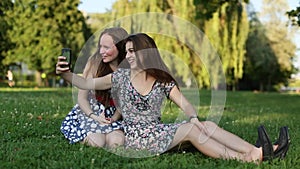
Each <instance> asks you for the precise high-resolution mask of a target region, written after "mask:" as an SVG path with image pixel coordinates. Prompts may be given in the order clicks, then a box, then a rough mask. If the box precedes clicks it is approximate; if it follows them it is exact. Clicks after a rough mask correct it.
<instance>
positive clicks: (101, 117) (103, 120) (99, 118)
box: [91, 113, 111, 124]
mask: <svg viewBox="0 0 300 169" xmlns="http://www.w3.org/2000/svg"><path fill="white" fill-rule="evenodd" d="M91 117H92V118H93V119H94V120H96V121H98V122H99V123H100V124H110V123H111V120H110V119H107V118H106V117H105V115H104V113H101V114H100V115H99V116H96V115H92V116H91Z"/></svg>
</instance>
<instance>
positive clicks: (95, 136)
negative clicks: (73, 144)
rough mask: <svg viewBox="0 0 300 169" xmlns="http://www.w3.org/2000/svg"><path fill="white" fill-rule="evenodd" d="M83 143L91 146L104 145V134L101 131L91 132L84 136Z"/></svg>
mask: <svg viewBox="0 0 300 169" xmlns="http://www.w3.org/2000/svg"><path fill="white" fill-rule="evenodd" d="M83 143H84V144H87V145H89V146H92V147H104V145H105V136H104V135H103V134H101V133H91V134H88V135H87V136H86V137H85V138H84V140H83Z"/></svg>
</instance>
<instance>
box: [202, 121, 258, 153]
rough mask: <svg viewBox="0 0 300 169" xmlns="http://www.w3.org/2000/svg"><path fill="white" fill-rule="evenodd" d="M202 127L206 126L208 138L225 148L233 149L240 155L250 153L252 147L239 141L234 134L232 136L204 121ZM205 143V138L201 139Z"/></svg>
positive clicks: (213, 124) (241, 140)
mask: <svg viewBox="0 0 300 169" xmlns="http://www.w3.org/2000/svg"><path fill="white" fill-rule="evenodd" d="M202 123H203V125H205V126H206V128H207V130H208V132H209V133H208V136H210V137H211V138H213V139H214V140H216V141H218V142H220V143H221V144H223V145H224V146H226V147H229V148H230V149H233V150H235V151H238V152H241V153H247V152H249V151H251V149H252V148H253V145H252V144H250V143H248V142H246V141H245V140H243V139H241V138H240V137H238V136H237V135H235V134H232V133H230V132H228V131H226V130H224V129H222V128H220V127H219V126H217V125H216V124H215V123H214V122H211V121H205V122H202ZM203 139H204V140H203V141H205V137H204V138H203Z"/></svg>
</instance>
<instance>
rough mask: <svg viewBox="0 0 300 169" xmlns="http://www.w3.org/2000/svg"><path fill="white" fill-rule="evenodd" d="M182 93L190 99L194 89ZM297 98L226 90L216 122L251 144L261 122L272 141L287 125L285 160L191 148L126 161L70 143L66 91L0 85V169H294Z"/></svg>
mask: <svg viewBox="0 0 300 169" xmlns="http://www.w3.org/2000/svg"><path fill="white" fill-rule="evenodd" d="M185 92H186V93H187V97H188V98H189V99H193V96H192V94H194V93H195V92H188V91H185ZM200 98H201V99H200V108H199V112H200V114H199V115H200V116H201V117H202V118H205V117H206V115H207V112H208V110H209V103H210V92H209V91H201V92H200ZM299 100H300V95H295V94H294V95H292V94H280V93H252V92H227V98H226V108H225V111H224V113H223V116H222V119H221V120H220V122H219V126H221V127H223V128H225V129H226V130H229V131H231V132H233V133H235V134H237V135H239V136H241V137H242V138H244V139H245V140H247V141H249V142H250V143H255V141H256V138H257V126H259V125H260V124H264V125H265V126H266V128H267V130H268V132H269V135H270V137H271V138H272V140H275V139H277V137H278V131H279V127H280V126H283V125H288V126H289V129H290V137H291V142H292V144H291V147H290V150H289V152H288V155H287V157H286V159H285V160H283V161H277V160H275V161H273V162H272V163H268V162H264V163H262V164H260V165H255V164H245V163H240V162H238V161H235V160H221V159H212V158H209V157H206V156H204V155H202V154H201V153H200V152H192V151H191V152H189V151H186V152H168V153H164V154H161V155H158V156H154V157H148V158H141V159H132V158H125V157H121V156H118V155H115V154H113V153H110V152H108V151H106V150H104V149H99V148H93V147H88V146H85V145H82V144H74V145H70V144H69V143H68V141H67V140H66V139H64V137H63V135H62V134H61V133H60V130H59V127H60V124H61V121H62V120H63V118H64V116H65V115H66V114H67V113H68V112H69V110H70V109H71V108H72V107H73V104H74V103H73V99H72V90H71V89H63V88H60V89H8V88H1V89H0V132H1V134H0V140H1V142H0V143H1V144H0V168H1V169H6V168H9V169H11V168H143V169H147V168H152V169H153V168H156V169H159V168H215V169H216V168H220V169H221V168H222V169H223V168H228V169H229V168H230V169H231V168H272V169H273V168H278V169H282V168H300V166H299V165H300V155H299V152H300V136H299V130H300V123H299V120H300V113H299V112H300V110H299V108H300V106H299V103H300V102H299ZM172 109H173V108H172ZM168 110H169V109H168V108H167V111H168ZM170 112H173V111H170ZM169 115H170V116H169V117H166V115H164V118H165V119H166V120H167V121H168V120H171V121H172V118H176V115H172V114H169Z"/></svg>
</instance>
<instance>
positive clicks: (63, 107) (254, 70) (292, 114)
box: [0, 0, 300, 168]
mask: <svg viewBox="0 0 300 169" xmlns="http://www.w3.org/2000/svg"><path fill="white" fill-rule="evenodd" d="M85 2H87V1H83V2H82V3H81V4H80V1H79V0H53V1H46V0H26V1H21V0H15V1H11V0H2V1H1V2H0V14H1V15H0V16H1V17H0V20H1V25H0V27H1V29H0V35H1V36H0V38H1V41H0V43H1V44H0V50H1V53H0V124H1V125H0V129H1V135H0V140H1V143H2V144H1V145H0V150H1V152H0V168H154V167H156V168H199V167H201V168H299V165H300V156H299V151H300V150H299V148H298V147H299V146H300V141H299V140H300V138H299V134H298V131H299V129H300V125H299V122H298V121H299V118H300V117H299V108H300V107H299V98H300V95H299V86H300V82H299V66H300V64H299V60H300V59H299V46H297V45H299V44H300V43H297V42H298V41H299V38H298V37H299V25H300V22H299V18H298V17H297V16H299V15H298V13H299V11H300V8H299V6H300V5H299V2H295V1H291V0H289V1H287V0H262V1H258V0H255V1H254V0H253V1H252V0H210V1H202V0H186V1H179V0H178V1H177V0H164V1H160V0H153V1H147V0H131V1H128V0H110V1H109V0H108V1H100V0H99V1H89V2H90V4H92V5H93V7H94V8H95V10H91V11H89V10H88V9H91V8H89V7H84V4H85ZM97 2H101V3H99V4H98V3H97ZM103 3H104V4H105V8H104V9H103V7H104V5H103V6H102V4H103ZM258 3H259V5H258ZM291 4H292V5H291ZM98 7H99V8H98ZM297 7H298V8H297ZM258 8H259V9H258ZM84 9H86V10H84ZM100 9H101V10H100ZM143 12H160V13H166V14H172V15H174V16H178V17H180V18H182V19H185V20H187V21H189V22H191V23H192V24H194V25H195V26H197V27H198V28H199V30H202V31H203V32H204V33H205V35H206V36H207V37H208V39H209V40H210V42H211V44H212V45H213V46H214V47H215V48H216V51H217V52H218V54H219V56H220V59H221V61H222V63H223V71H224V73H225V77H226V86H227V97H226V105H225V107H224V113H223V116H222V119H221V120H220V123H219V125H220V126H221V127H223V128H225V129H227V130H229V131H232V132H233V133H236V134H237V135H239V136H241V137H242V138H245V139H246V140H247V141H249V142H251V143H255V141H256V138H257V131H256V129H257V126H259V125H260V124H265V126H266V127H267V129H268V132H269V134H270V136H271V138H272V140H273V141H274V140H276V139H277V137H278V129H279V127H280V126H283V125H288V126H289V128H290V135H291V138H292V144H291V147H290V151H289V153H288V156H287V158H286V160H283V161H274V162H272V163H263V164H261V165H259V166H257V165H255V164H242V163H240V162H237V161H234V160H228V161H224V160H215V159H211V158H208V157H205V156H204V155H202V154H201V153H199V152H194V151H193V150H191V151H189V150H186V151H185V150H184V151H178V153H173V152H170V153H166V154H162V155H159V156H157V157H150V158H146V159H130V158H122V157H120V156H117V155H115V154H113V153H109V152H107V151H106V150H103V149H96V148H92V147H88V146H84V145H81V144H76V145H69V144H68V142H67V140H65V139H64V137H63V136H62V134H61V133H60V131H59V127H60V123H61V121H62V120H63V118H64V117H65V115H66V114H67V113H68V112H69V111H70V109H71V108H72V107H73V105H74V101H73V98H72V97H73V96H76V95H74V94H73V92H74V88H72V87H70V86H71V85H69V84H65V86H66V87H64V88H62V87H60V85H59V80H60V77H59V76H56V75H55V73H54V70H55V64H56V58H57V56H58V55H60V52H61V48H63V47H70V48H72V49H73V53H74V57H78V53H79V52H80V51H81V50H82V47H83V45H84V44H85V42H86V41H87V40H88V39H89V38H90V37H91V35H92V34H93V33H95V32H96V31H98V30H99V29H102V28H103V27H104V26H105V25H106V24H108V23H110V22H111V21H113V20H115V19H118V18H121V17H123V16H130V15H134V14H137V13H143ZM287 12H288V13H287ZM288 14H289V15H290V17H289V15H288ZM132 24H133V26H134V24H135V23H132ZM141 31H142V28H141ZM153 37H154V39H155V40H156V41H157V42H158V46H159V47H162V48H163V47H170V46H171V47H172V49H173V50H172V51H170V52H172V53H176V54H177V56H178V57H180V59H181V60H184V61H185V65H188V67H190V69H191V71H192V73H193V76H195V77H196V78H195V79H197V83H198V86H197V87H199V89H200V90H199V91H200V95H201V96H200V99H201V103H200V105H199V107H198V109H199V116H200V118H202V119H205V117H206V115H207V113H208V112H209V109H210V102H211V97H212V96H211V90H217V89H218V86H211V84H210V77H209V75H208V74H207V73H206V70H205V68H204V67H203V65H202V63H201V61H199V60H193V59H195V58H197V57H195V56H194V55H193V53H192V52H189V48H188V47H187V46H183V45H182V44H180V43H176V42H174V41H162V40H160V39H159V36H156V35H153ZM73 61H74V62H75V61H76V59H74V60H73ZM168 62H169V63H168V64H169V65H176V66H177V67H175V69H176V70H177V71H176V78H177V79H182V83H180V84H181V87H182V88H183V92H185V95H186V96H187V98H188V99H189V100H194V99H195V98H194V95H192V93H196V91H194V90H195V88H194V87H195V86H188V84H187V83H185V82H187V81H189V80H188V78H189V77H190V76H189V74H188V71H185V69H184V68H185V67H182V65H181V64H176V63H172V60H168ZM82 68H83V67H82ZM8 70H12V72H13V74H14V81H15V84H14V86H13V87H9V85H8V79H7V77H6V73H7V71H8ZM78 73H80V72H78ZM188 87H190V88H189V89H188ZM166 111H169V110H168V109H167V110H166ZM170 111H171V110H170ZM174 118H176V115H171V116H167V117H166V115H164V118H163V120H166V121H173V120H174Z"/></svg>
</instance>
